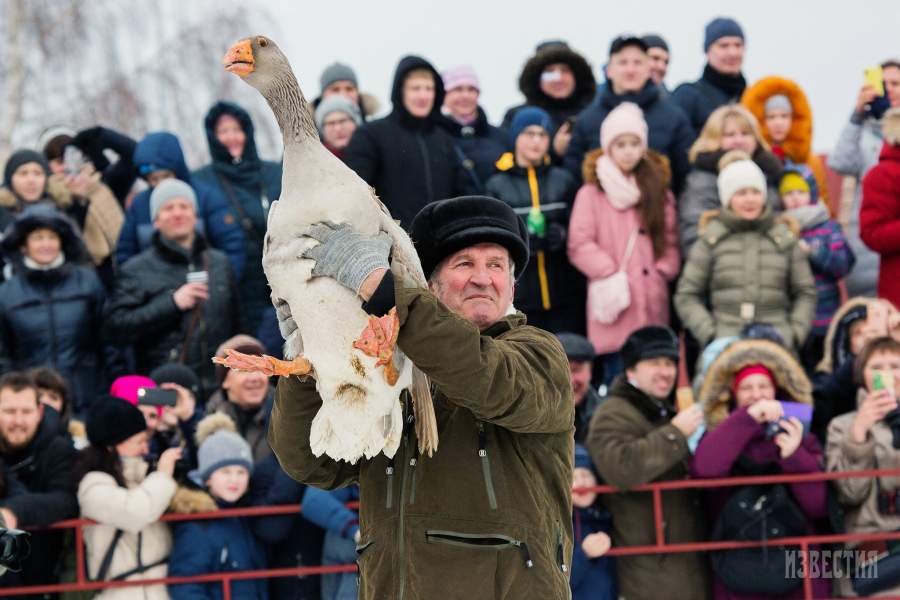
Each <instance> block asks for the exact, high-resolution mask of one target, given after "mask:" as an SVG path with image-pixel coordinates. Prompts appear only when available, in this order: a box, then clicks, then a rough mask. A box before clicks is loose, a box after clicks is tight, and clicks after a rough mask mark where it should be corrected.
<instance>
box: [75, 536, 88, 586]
mask: <svg viewBox="0 0 900 600" xmlns="http://www.w3.org/2000/svg"><path fill="white" fill-rule="evenodd" d="M85 561H86V558H85V556H84V532H83V531H82V529H81V524H78V525H77V526H76V527H75V581H77V582H78V583H85V582H86V581H87V577H86V576H85Z"/></svg>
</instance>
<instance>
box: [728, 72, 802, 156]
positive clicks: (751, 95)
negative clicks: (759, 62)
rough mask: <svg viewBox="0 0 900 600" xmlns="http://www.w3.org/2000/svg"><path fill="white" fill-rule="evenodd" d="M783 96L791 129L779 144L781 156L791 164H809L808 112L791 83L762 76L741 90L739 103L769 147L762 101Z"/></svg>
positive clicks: (780, 78) (764, 108)
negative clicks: (781, 151)
mask: <svg viewBox="0 0 900 600" xmlns="http://www.w3.org/2000/svg"><path fill="white" fill-rule="evenodd" d="M776 95H782V96H786V97H787V99H788V100H789V101H790V103H791V110H792V115H791V130H790V131H789V132H788V136H787V139H786V140H785V141H784V143H783V144H782V148H783V149H784V153H785V155H786V156H787V157H788V158H790V159H791V160H792V161H794V162H795V163H806V162H809V155H810V152H811V151H812V136H813V119H812V109H811V108H810V106H809V101H808V100H807V99H806V94H805V93H804V92H803V90H802V89H800V86H799V85H797V83H796V82H795V81H791V80H790V79H785V78H784V77H764V78H763V79H760V80H759V81H757V82H756V83H755V84H753V85H752V86H751V87H749V88H747V89H746V90H745V91H744V95H743V97H742V98H741V104H743V105H744V106H745V107H746V108H747V109H748V110H749V111H750V112H752V113H753V116H754V117H756V120H757V122H759V128H760V129H761V130H762V134H763V137H764V138H765V140H766V141H767V142H768V143H769V144H770V145H771V144H772V137H771V136H770V135H769V133H768V132H767V131H766V126H765V121H766V100H768V99H769V98H771V97H772V96H776Z"/></svg>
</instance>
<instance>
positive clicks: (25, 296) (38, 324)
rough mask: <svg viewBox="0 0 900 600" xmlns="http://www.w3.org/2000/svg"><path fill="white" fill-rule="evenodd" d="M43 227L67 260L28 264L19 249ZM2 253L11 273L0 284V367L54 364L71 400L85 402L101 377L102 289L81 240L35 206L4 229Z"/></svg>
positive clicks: (80, 404)
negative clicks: (50, 264) (56, 238)
mask: <svg viewBox="0 0 900 600" xmlns="http://www.w3.org/2000/svg"><path fill="white" fill-rule="evenodd" d="M42 228H46V229H51V230H53V231H55V232H56V233H57V235H59V236H60V239H61V241H62V252H63V253H64V256H65V262H64V263H62V264H61V265H59V266H57V267H55V268H52V269H46V270H42V269H38V268H36V267H28V266H26V265H25V262H24V258H23V257H22V255H21V252H20V250H19V248H20V247H21V245H22V244H23V243H24V240H25V238H26V237H27V236H28V234H29V233H31V232H32V231H34V230H36V229H42ZM3 253H4V256H5V257H6V258H7V260H8V261H9V262H10V263H11V264H12V265H14V270H13V272H14V274H13V276H12V277H11V278H10V279H9V280H7V281H6V282H5V283H3V284H2V285H0V372H5V371H9V370H13V369H15V370H21V369H29V368H31V367H38V366H50V367H53V368H54V369H56V370H57V371H59V372H60V373H61V374H62V376H63V377H65V378H66V380H67V381H68V382H69V385H70V386H71V388H72V397H73V399H74V404H75V406H76V407H77V408H78V409H81V408H83V407H85V406H86V405H87V403H89V402H90V401H91V400H92V399H93V398H94V396H96V395H97V389H98V385H99V384H101V382H102V376H101V373H102V369H103V354H102V349H103V348H102V345H101V343H100V339H99V336H97V335H96V332H97V331H99V330H100V327H101V324H102V317H103V303H104V301H105V298H106V294H105V291H104V287H103V284H102V283H101V281H100V278H99V277H98V276H97V273H96V272H95V271H94V269H93V267H92V266H90V265H89V264H86V263H85V261H84V259H85V258H86V251H85V249H84V244H82V242H81V239H80V238H79V237H78V235H77V234H76V233H75V231H74V229H73V227H72V226H71V225H70V224H69V222H68V220H67V219H65V218H64V217H63V216H62V215H61V214H59V213H56V212H55V211H49V210H48V211H46V212H44V211H41V212H37V211H35V212H33V213H30V214H26V215H25V216H24V217H21V218H19V219H18V220H17V221H16V222H15V224H13V226H12V227H11V228H10V229H9V230H7V232H6V237H5V238H4V241H3ZM79 263H81V264H79Z"/></svg>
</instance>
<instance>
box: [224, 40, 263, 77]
mask: <svg viewBox="0 0 900 600" xmlns="http://www.w3.org/2000/svg"><path fill="white" fill-rule="evenodd" d="M255 62H256V61H255V60H254V58H253V47H252V46H250V40H241V41H239V42H238V43H236V44H235V45H234V46H232V47H231V49H230V50H228V52H226V53H225V56H223V57H222V65H223V66H224V67H225V70H226V71H228V72H230V73H234V74H235V75H239V76H241V77H246V76H247V75H249V74H250V73H252V72H253V69H254V64H255Z"/></svg>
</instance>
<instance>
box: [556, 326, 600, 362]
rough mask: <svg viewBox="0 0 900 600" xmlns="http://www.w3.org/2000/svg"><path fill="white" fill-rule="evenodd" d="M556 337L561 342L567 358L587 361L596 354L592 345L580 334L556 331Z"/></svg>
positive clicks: (592, 358)
mask: <svg viewBox="0 0 900 600" xmlns="http://www.w3.org/2000/svg"><path fill="white" fill-rule="evenodd" d="M556 337H557V338H558V339H559V343H560V344H562V347H563V350H565V352H566V357H567V358H568V359H569V360H580V361H582V362H588V361H591V360H594V358H596V356H597V351H596V350H595V349H594V345H593V344H592V343H591V342H590V340H588V339H587V338H586V337H584V336H583V335H581V334H578V333H570V332H568V331H566V332H563V333H557V334H556Z"/></svg>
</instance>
